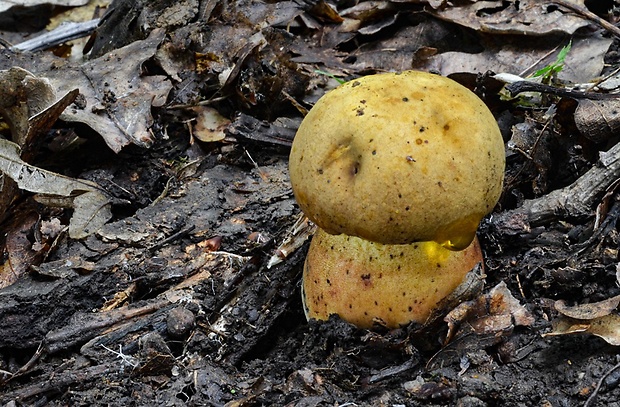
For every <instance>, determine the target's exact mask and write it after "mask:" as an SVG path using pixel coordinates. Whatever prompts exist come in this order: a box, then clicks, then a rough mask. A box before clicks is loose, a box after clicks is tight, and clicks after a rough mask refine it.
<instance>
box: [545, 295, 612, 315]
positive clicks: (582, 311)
mask: <svg viewBox="0 0 620 407" xmlns="http://www.w3.org/2000/svg"><path fill="white" fill-rule="evenodd" d="M618 304H620V295H616V296H615V297H611V298H608V299H606V300H604V301H599V302H593V303H590V304H581V305H575V306H573V307H569V306H567V305H566V303H565V302H564V301H563V300H558V301H556V302H555V309H556V310H557V311H558V312H559V313H560V314H562V315H565V316H567V317H569V318H574V319H596V318H600V317H604V316H607V315H609V314H611V313H612V312H613V311H614V310H615V309H616V308H618Z"/></svg>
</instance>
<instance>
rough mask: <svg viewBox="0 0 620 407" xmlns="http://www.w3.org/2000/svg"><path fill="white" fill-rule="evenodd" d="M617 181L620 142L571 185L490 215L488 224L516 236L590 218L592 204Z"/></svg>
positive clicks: (619, 164) (604, 153) (619, 172)
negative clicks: (560, 221)
mask: <svg viewBox="0 0 620 407" xmlns="http://www.w3.org/2000/svg"><path fill="white" fill-rule="evenodd" d="M618 178H620V143H619V144H616V145H615V146H613V147H612V148H611V149H609V151H607V152H601V153H600V159H599V161H598V162H597V163H596V164H595V165H594V166H593V167H592V168H590V169H589V170H588V171H587V172H586V173H585V174H583V175H582V176H581V177H580V178H579V179H578V180H576V181H575V182H573V183H572V184H571V185H569V186H567V187H565V188H562V189H558V190H555V191H552V192H550V193H549V194H547V195H545V196H542V197H540V198H536V199H529V200H526V201H525V202H524V203H523V205H521V206H520V207H519V208H517V209H513V210H509V211H506V212H502V213H499V214H496V215H494V216H493V218H492V220H491V223H492V224H493V225H495V226H496V227H497V230H499V231H500V233H503V234H513V235H518V234H520V233H523V232H527V231H528V229H529V227H530V226H543V225H546V224H548V223H550V222H552V221H554V220H557V219H564V218H569V219H571V218H572V219H579V218H585V217H589V216H592V215H593V214H594V212H593V211H594V209H593V208H594V206H595V204H596V202H597V201H598V200H599V199H600V198H601V197H602V196H603V194H604V193H605V191H608V190H609V187H610V186H611V185H612V184H613V183H614V182H615V181H616V180H617V179H618Z"/></svg>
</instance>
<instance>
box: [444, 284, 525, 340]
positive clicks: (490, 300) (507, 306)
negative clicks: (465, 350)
mask: <svg viewBox="0 0 620 407" xmlns="http://www.w3.org/2000/svg"><path fill="white" fill-rule="evenodd" d="M444 321H446V322H447V323H448V335H447V338H446V342H449V341H450V340H452V338H453V337H455V336H456V337H458V336H462V335H465V334H471V333H473V334H475V335H478V336H483V335H489V334H495V333H501V332H507V331H511V330H512V328H514V327H515V326H530V325H532V324H533V323H534V317H533V316H532V315H531V314H530V312H529V311H528V310H527V309H526V308H525V307H524V306H522V305H521V304H520V303H519V301H518V300H517V299H516V298H515V297H513V295H512V294H511V293H510V291H509V290H508V287H506V283H504V282H503V281H502V282H501V283H499V284H498V285H496V286H495V287H494V288H493V289H491V291H489V292H488V293H487V294H484V295H481V296H479V297H478V298H476V299H475V300H472V301H467V302H464V303H462V304H461V305H459V306H458V307H456V308H455V309H454V310H452V311H450V313H449V314H448V315H446V317H445V318H444ZM461 327H463V328H461Z"/></svg>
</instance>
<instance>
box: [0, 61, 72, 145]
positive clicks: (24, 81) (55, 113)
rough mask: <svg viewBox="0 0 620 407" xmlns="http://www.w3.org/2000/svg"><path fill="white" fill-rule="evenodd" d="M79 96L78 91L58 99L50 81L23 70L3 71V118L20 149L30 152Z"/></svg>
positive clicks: (0, 85)
mask: <svg viewBox="0 0 620 407" xmlns="http://www.w3.org/2000/svg"><path fill="white" fill-rule="evenodd" d="M77 95H78V91H77V89H75V88H72V89H70V90H68V91H67V92H66V94H64V95H63V96H62V97H60V98H57V97H56V92H55V90H54V87H53V86H52V85H51V84H50V82H49V80H47V79H45V78H39V77H36V76H35V75H33V74H32V73H30V72H28V71H27V70H25V69H22V68H18V67H14V68H11V69H8V70H6V71H0V100H1V101H0V115H2V117H4V119H5V120H6V121H7V122H8V124H9V127H10V129H11V138H12V139H13V141H15V142H16V143H17V144H18V145H19V146H20V147H21V148H28V145H29V144H30V142H32V140H33V139H34V138H35V137H36V136H37V135H38V134H41V133H44V132H46V131H47V130H49V129H50V128H51V127H52V125H53V124H54V123H55V122H56V120H57V119H58V117H60V114H61V113H62V111H63V110H65V108H66V107H67V106H69V105H70V104H71V103H73V101H74V100H75V98H76V97H77Z"/></svg>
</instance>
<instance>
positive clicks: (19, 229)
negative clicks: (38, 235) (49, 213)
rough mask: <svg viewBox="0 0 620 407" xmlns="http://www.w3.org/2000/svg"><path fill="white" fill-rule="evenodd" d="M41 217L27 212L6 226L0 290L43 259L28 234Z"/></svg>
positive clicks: (0, 269)
mask: <svg viewBox="0 0 620 407" xmlns="http://www.w3.org/2000/svg"><path fill="white" fill-rule="evenodd" d="M38 219H39V217H38V215H37V214H36V213H35V212H34V211H32V210H29V211H28V210H27V211H26V212H21V213H19V214H17V215H16V216H15V217H14V218H13V219H11V222H10V225H5V228H6V229H5V232H4V233H6V237H5V239H6V243H5V251H6V260H5V261H4V263H3V264H2V265H0V288H4V287H8V286H10V285H11V284H13V283H15V282H16V281H17V280H18V279H19V278H20V277H21V276H22V275H24V274H25V273H26V272H27V271H28V269H29V268H30V267H31V266H32V265H33V264H39V263H40V261H41V259H42V258H43V253H42V251H41V250H34V249H33V247H32V242H31V241H30V240H29V239H28V234H29V233H30V232H31V231H32V228H33V227H34V225H35V224H36V223H37V221H38Z"/></svg>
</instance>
